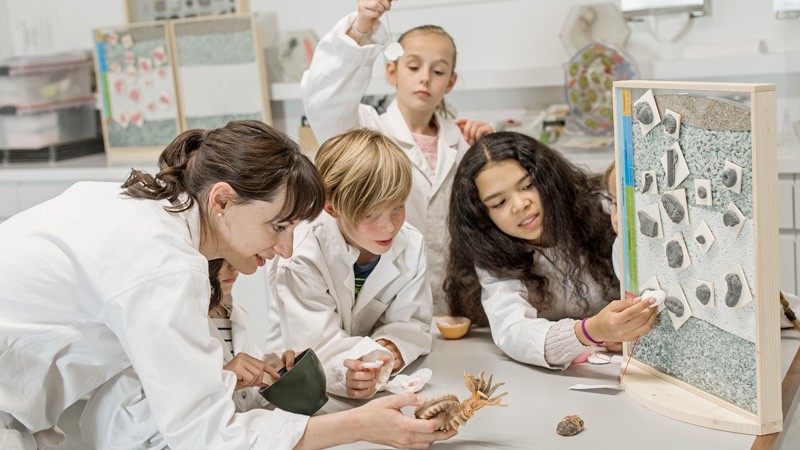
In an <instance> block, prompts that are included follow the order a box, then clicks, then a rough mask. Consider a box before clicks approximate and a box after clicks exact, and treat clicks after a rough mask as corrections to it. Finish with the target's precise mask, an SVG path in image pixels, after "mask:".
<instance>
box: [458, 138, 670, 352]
mask: <svg viewBox="0 0 800 450" xmlns="http://www.w3.org/2000/svg"><path fill="white" fill-rule="evenodd" d="M604 194H605V187H604V186H603V182H602V178H601V177H598V176H591V175H589V174H588V173H586V172H585V171H583V170H581V169H579V168H577V167H575V166H574V165H573V164H571V163H570V162H569V161H567V160H566V159H565V158H564V157H563V156H561V155H560V154H559V153H558V152H556V151H554V150H552V149H550V148H548V147H547V146H545V145H543V144H541V143H540V142H538V141H537V140H535V139H533V138H531V137H528V136H525V135H522V134H519V133H511V132H500V133H493V134H489V135H487V136H484V137H482V138H481V139H480V140H478V142H476V143H475V145H473V146H472V147H471V148H470V149H469V150H468V151H467V153H466V154H465V155H464V159H463V160H462V161H461V164H460V165H459V167H458V171H457V172H456V175H455V181H454V184H453V190H452V194H451V201H450V215H449V219H448V226H449V231H450V235H451V243H450V255H449V260H448V270H447V278H446V280H445V292H446V296H447V301H448V304H449V306H450V309H451V313H452V314H453V315H462V316H466V317H469V318H470V319H472V321H473V322H475V323H477V324H479V325H486V324H488V325H489V326H490V327H491V330H492V337H493V339H494V341H495V344H497V346H498V347H500V348H501V349H502V350H503V351H504V352H505V353H506V354H508V355H509V356H510V357H512V358H514V359H516V360H518V361H521V362H524V363H529V364H535V365H539V366H544V367H550V368H565V367H567V366H568V365H569V363H570V362H571V361H572V360H573V359H574V358H575V357H577V356H579V355H580V354H581V353H583V352H584V351H585V350H586V346H589V345H592V344H594V345H603V344H606V341H607V342H608V344H607V345H609V346H611V347H617V348H618V347H619V344H617V343H618V342H620V341H627V340H632V339H635V338H636V337H637V336H640V335H642V334H644V333H646V332H648V331H649V330H650V329H651V328H652V326H653V322H654V320H655V317H656V314H655V308H649V307H648V306H649V301H647V302H641V300H640V299H639V298H635V299H624V300H614V299H616V298H617V297H618V296H619V283H618V281H617V279H616V277H615V276H614V271H613V268H612V264H611V258H610V256H611V246H612V243H613V242H614V237H615V233H614V231H613V230H612V229H611V227H609V215H608V213H607V212H606V211H605V208H604ZM581 318H583V320H580V319H581Z"/></svg>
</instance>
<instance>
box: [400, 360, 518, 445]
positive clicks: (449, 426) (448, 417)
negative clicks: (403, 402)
mask: <svg viewBox="0 0 800 450" xmlns="http://www.w3.org/2000/svg"><path fill="white" fill-rule="evenodd" d="M464 379H465V380H466V381H465V384H466V385H467V389H469V391H470V392H472V395H470V396H469V398H467V399H466V400H464V401H463V402H459V401H458V397H456V396H455V395H453V394H446V395H442V396H439V397H436V398H432V399H430V400H428V401H427V402H425V403H424V404H423V405H420V406H419V407H417V409H416V410H415V411H414V416H416V417H417V418H419V419H431V418H433V417H434V416H436V415H437V414H439V413H440V412H442V411H444V413H445V421H444V424H443V425H442V426H441V427H439V430H440V431H449V430H456V429H458V427H459V426H461V425H464V424H465V423H467V421H468V420H469V419H471V418H472V416H474V415H475V411H477V410H479V409H481V408H483V407H484V406H508V405H504V404H502V403H500V400H501V399H502V398H503V397H505V396H506V395H507V394H508V392H503V393H502V394H500V395H498V396H496V397H492V394H493V393H494V391H496V390H497V388H499V387H500V386H502V385H504V384H505V383H500V384H496V385H494V386H492V375H491V374H489V380H488V381H487V380H484V379H483V372H481V373H480V375H478V378H475V377H474V376H472V375H470V374H468V373H467V372H466V371H465V372H464Z"/></svg>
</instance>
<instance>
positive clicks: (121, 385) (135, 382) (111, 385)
mask: <svg viewBox="0 0 800 450" xmlns="http://www.w3.org/2000/svg"><path fill="white" fill-rule="evenodd" d="M230 319H231V334H232V340H233V342H232V344H233V352H234V354H238V353H242V352H244V353H246V354H248V355H251V356H254V357H260V356H261V350H260V349H259V348H258V347H257V346H256V345H255V344H254V342H253V340H252V339H251V338H250V331H249V323H250V317H249V315H248V314H247V311H245V310H244V309H242V308H241V307H239V306H238V305H233V306H232V308H231V316H230ZM208 331H209V333H210V334H211V336H212V337H214V338H216V339H217V340H218V341H219V343H220V345H222V346H223V351H222V356H223V359H224V364H228V363H229V362H231V360H232V359H233V355H232V354H231V353H230V352H228V351H227V350H224V342H225V340H224V338H223V337H222V334H221V333H220V331H219V330H218V329H217V327H216V325H214V321H213V320H212V319H210V318H209V319H208ZM258 389H259V388H257V387H251V388H243V389H239V390H236V391H234V392H233V402H234V403H235V404H236V411H237V412H245V411H249V410H251V409H254V408H263V407H266V406H267V405H268V404H269V403H268V402H267V401H266V400H264V398H263V397H261V395H259V393H258ZM80 427H81V435H82V437H83V440H84V442H86V444H88V445H89V446H90V447H92V448H97V449H161V448H165V447H166V443H165V442H164V438H163V436H161V433H160V432H159V431H158V425H157V424H156V421H155V418H154V417H153V413H152V411H151V410H150V405H149V403H148V401H147V397H146V395H145V393H144V389H143V388H142V383H141V381H140V380H139V377H138V376H137V375H136V372H135V371H134V370H133V368H132V367H129V368H127V369H125V370H123V371H122V372H120V373H119V374H118V375H117V376H115V377H114V378H112V379H111V380H109V381H107V382H105V383H104V384H103V385H102V386H100V387H99V388H98V389H97V390H95V391H94V393H92V395H91V397H89V401H88V402H87V403H86V407H85V408H84V410H83V415H81V420H80Z"/></svg>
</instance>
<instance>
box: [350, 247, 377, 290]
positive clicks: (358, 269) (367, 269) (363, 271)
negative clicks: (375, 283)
mask: <svg viewBox="0 0 800 450" xmlns="http://www.w3.org/2000/svg"><path fill="white" fill-rule="evenodd" d="M380 260H381V257H380V256H378V257H377V258H375V260H374V261H370V262H368V263H366V264H364V265H363V266H359V265H358V264H353V273H354V274H355V279H356V283H355V293H356V297H358V293H359V292H360V291H361V287H362V286H364V282H366V281H367V277H368V276H369V274H371V273H372V269H374V268H375V266H377V265H378V261H380Z"/></svg>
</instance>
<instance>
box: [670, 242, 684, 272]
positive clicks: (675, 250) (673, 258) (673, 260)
mask: <svg viewBox="0 0 800 450" xmlns="http://www.w3.org/2000/svg"><path fill="white" fill-rule="evenodd" d="M667 265H669V266H670V267H672V268H673V269H677V268H679V267H681V266H682V265H683V249H682V248H681V244H680V243H679V242H678V241H669V243H668V244H667Z"/></svg>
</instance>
